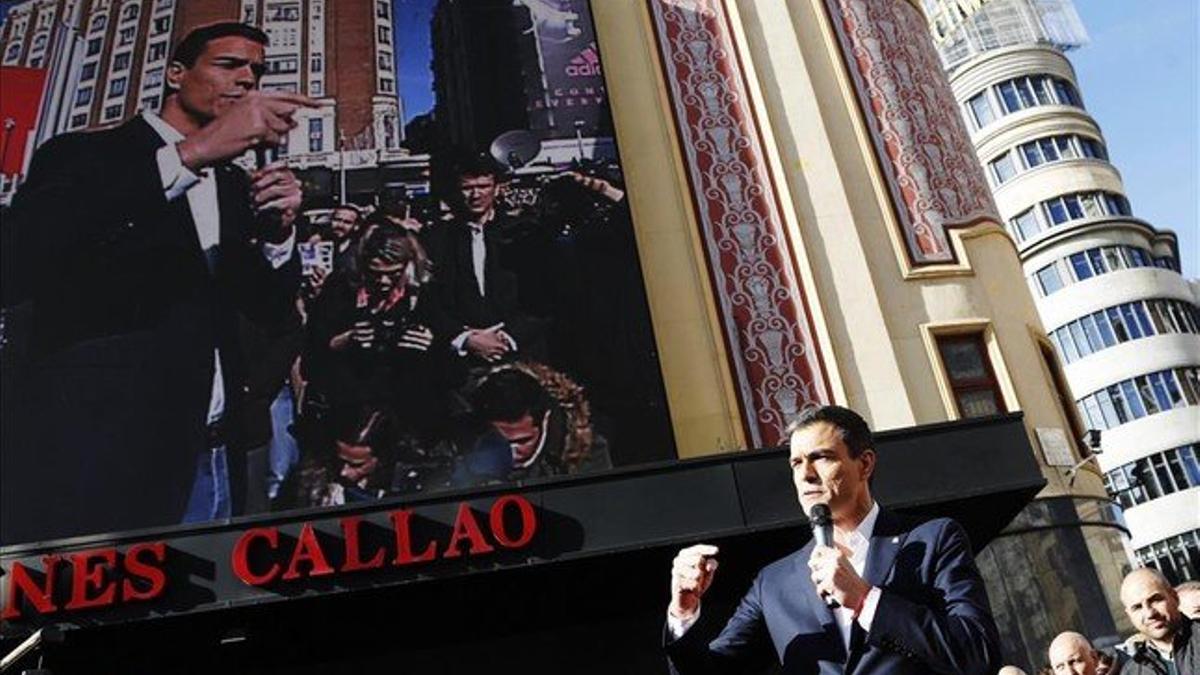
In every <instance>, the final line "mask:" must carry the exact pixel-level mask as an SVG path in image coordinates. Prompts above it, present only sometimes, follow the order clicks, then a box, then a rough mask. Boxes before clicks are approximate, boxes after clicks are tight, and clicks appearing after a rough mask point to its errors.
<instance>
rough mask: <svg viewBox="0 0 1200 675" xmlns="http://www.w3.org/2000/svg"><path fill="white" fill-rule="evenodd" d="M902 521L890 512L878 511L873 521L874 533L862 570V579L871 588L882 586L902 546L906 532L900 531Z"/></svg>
mask: <svg viewBox="0 0 1200 675" xmlns="http://www.w3.org/2000/svg"><path fill="white" fill-rule="evenodd" d="M902 524H903V523H902V521H901V520H900V518H898V517H896V516H895V515H894V514H893V513H892V512H890V511H884V510H883V509H880V511H879V517H878V518H877V519H876V520H875V531H874V532H872V533H871V545H870V547H869V548H868V549H867V564H866V566H865V567H864V568H863V579H866V580H867V583H869V584H871V585H872V586H879V587H882V586H883V582H885V581H887V575H888V572H890V571H891V570H892V564H893V563H895V562H896V554H897V553H899V552H900V547H901V546H903V545H904V539H905V537H907V536H908V532H907V531H904V530H903V529H902Z"/></svg>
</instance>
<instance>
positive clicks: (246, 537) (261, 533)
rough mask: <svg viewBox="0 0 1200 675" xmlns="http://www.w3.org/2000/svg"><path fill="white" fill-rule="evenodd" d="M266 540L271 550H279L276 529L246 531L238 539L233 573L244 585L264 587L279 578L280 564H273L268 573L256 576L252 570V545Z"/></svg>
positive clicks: (261, 528) (234, 553) (277, 531)
mask: <svg viewBox="0 0 1200 675" xmlns="http://www.w3.org/2000/svg"><path fill="white" fill-rule="evenodd" d="M257 539H262V540H265V541H266V543H267V545H268V546H270V548H271V550H272V551H274V550H275V549H277V548H279V530H278V529H277V528H274V527H255V528H252V529H249V530H246V532H245V533H243V534H242V536H240V537H238V540H237V543H236V544H234V545H233V555H232V563H233V573H234V574H235V575H236V576H237V578H238V579H241V580H242V583H244V584H247V585H249V586H262V585H264V584H269V583H271V582H272V581H274V580H275V577H277V576H279V563H277V562H273V563H271V566H270V567H269V568H268V569H267V571H266V572H263V573H262V574H255V573H254V572H253V571H251V569H250V559H249V556H250V544H252V543H254V541H255V540H257Z"/></svg>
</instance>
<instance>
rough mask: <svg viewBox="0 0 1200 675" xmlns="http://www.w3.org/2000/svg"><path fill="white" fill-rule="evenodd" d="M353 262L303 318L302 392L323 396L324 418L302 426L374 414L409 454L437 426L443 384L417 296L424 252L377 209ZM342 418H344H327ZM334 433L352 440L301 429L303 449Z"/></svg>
mask: <svg viewBox="0 0 1200 675" xmlns="http://www.w3.org/2000/svg"><path fill="white" fill-rule="evenodd" d="M355 266H356V271H355V272H354V273H353V274H352V275H350V277H349V278H348V279H347V283H346V284H337V285H334V286H332V287H329V288H326V290H325V292H324V293H323V294H322V297H321V301H320V302H318V303H315V305H314V306H313V309H312V312H311V314H310V315H309V325H308V340H307V348H306V351H305V356H304V369H305V373H306V375H307V376H308V380H309V385H308V386H309V387H310V388H311V389H312V390H313V396H312V397H311V398H316V397H320V398H322V399H323V400H324V401H325V405H326V406H327V409H328V411H329V413H328V414H329V418H330V420H327V421H326V422H325V423H324V424H323V423H322V422H321V421H317V422H316V423H314V424H311V425H309V426H310V427H322V426H324V427H325V428H326V431H328V428H329V427H330V426H337V427H344V428H351V427H355V425H358V427H362V426H364V425H365V422H362V421H361V420H366V419H369V418H370V417H371V414H372V413H379V415H380V416H381V418H380V419H379V420H377V421H376V422H373V423H372V425H371V426H372V428H387V429H389V430H390V434H389V437H390V438H391V439H393V441H394V442H395V443H398V444H400V445H403V446H405V447H406V448H409V449H410V450H411V451H412V452H419V451H420V450H421V449H423V448H425V447H427V446H428V445H430V443H431V438H432V436H433V434H434V433H435V432H437V431H438V426H439V424H440V420H441V419H442V405H441V403H442V400H443V398H442V396H440V395H439V394H440V392H443V391H445V386H444V385H443V383H442V366H443V360H444V355H443V354H442V353H441V351H440V349H441V350H444V349H445V348H446V347H445V338H444V337H443V336H439V335H437V334H436V333H435V332H434V330H433V329H432V328H431V320H430V312H429V308H428V306H427V302H426V298H425V297H424V294H423V291H424V288H425V285H426V283H427V282H428V281H429V278H430V276H429V275H430V263H429V259H428V258H427V257H426V255H425V250H424V248H423V247H422V246H421V244H420V243H419V242H418V241H417V239H416V237H414V236H413V235H412V234H410V233H408V232H406V231H404V230H402V229H400V228H396V227H394V226H392V225H391V224H390V223H387V222H384V221H382V216H380V217H372V218H371V219H370V220H369V221H368V224H367V227H366V229H365V231H364V233H363V235H362V239H361V241H360V242H359V245H358V249H357V259H356V263H355ZM439 348H440V349H439ZM364 411H365V412H364ZM360 418H361V419H360ZM346 419H352V420H353V421H352V422H348V423H346V424H332V423H331V421H332V420H346ZM358 427H355V428H356V429H357V428H358ZM355 434H358V431H355ZM371 435H373V436H378V434H377V433H375V434H371ZM334 440H342V441H345V442H347V443H349V442H350V441H351V440H352V439H349V438H343V439H330V438H313V437H311V435H310V437H309V438H306V445H308V447H307V448H306V451H309V452H316V453H318V454H321V453H327V452H328V451H329V448H330V447H331V445H330V444H331V442H332V441H334ZM352 445H355V444H352ZM356 445H357V446H359V447H367V446H365V445H364V444H362V443H357V444H356ZM314 446H315V447H314ZM390 450H391V448H389V451H390ZM360 454H361V452H360ZM401 454H403V453H401ZM400 459H403V458H400ZM377 470H379V471H385V470H386V468H385V467H383V466H380V467H379V468H378V469H377Z"/></svg>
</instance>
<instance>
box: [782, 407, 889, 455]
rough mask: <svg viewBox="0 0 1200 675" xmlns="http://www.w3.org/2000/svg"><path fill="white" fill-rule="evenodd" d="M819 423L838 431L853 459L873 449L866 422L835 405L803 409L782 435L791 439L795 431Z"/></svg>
mask: <svg viewBox="0 0 1200 675" xmlns="http://www.w3.org/2000/svg"><path fill="white" fill-rule="evenodd" d="M821 422H824V423H826V424H829V425H831V426H833V427H834V428H835V429H837V430H838V433H839V434H841V437H842V442H843V443H845V444H846V447H847V448H848V449H849V450H850V456H851V457H853V458H855V459H857V458H858V457H860V456H862V454H863V452H865V451H867V450H873V449H874V448H875V441H874V439H873V438H872V437H871V427H869V426H867V421H866V420H864V419H863V418H862V415H859V414H858V413H856V412H854V411H853V410H851V409H849V408H843V407H841V406H837V405H826V406H821V407H819V408H807V409H805V410H804V411H802V412H801V413H800V415H799V416H798V417H796V418H795V419H794V420H792V422H791V424H789V425H788V426H787V429H785V430H784V433H785V435H786V436H787V437H788V438H791V436H792V434H794V433H796V432H797V431H800V430H801V429H806V428H808V427H811V426H812V425H814V424H819V423H821Z"/></svg>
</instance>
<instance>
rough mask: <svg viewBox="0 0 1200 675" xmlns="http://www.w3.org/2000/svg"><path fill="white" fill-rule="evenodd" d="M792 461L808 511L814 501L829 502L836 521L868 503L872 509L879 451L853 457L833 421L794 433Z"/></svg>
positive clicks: (802, 504)
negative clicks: (872, 484)
mask: <svg viewBox="0 0 1200 675" xmlns="http://www.w3.org/2000/svg"><path fill="white" fill-rule="evenodd" d="M788 461H789V463H790V464H791V468H792V482H793V483H794V484H795V486H796V497H797V498H798V499H799V500H800V507H801V508H803V509H804V512H805V513H808V512H809V510H810V509H812V507H813V504H828V505H829V510H830V512H832V514H833V522H834V523H835V524H836V523H839V522H841V521H843V520H844V519H845V518H847V517H849V516H853V515H854V514H855V513H857V512H858V511H860V510H862V506H863V505H864V504H865V505H866V506H867V508H868V509H869V508H870V503H871V494H870V488H869V487H868V481H869V480H870V478H871V472H872V471H873V470H874V466H875V453H874V452H873V451H871V450H866V451H864V452H863V453H862V454H861V455H859V456H858V457H851V456H850V448H849V447H848V446H847V445H846V442H845V441H844V440H842V433H841V431H840V430H838V428H837V427H835V426H833V425H832V424H829V423H828V422H817V423H815V424H811V425H809V426H807V427H804V428H803V429H800V430H798V431H796V432H795V433H793V434H792V438H791V450H790V453H789V456H788ZM858 515H860V516H862V515H866V513H865V511H864V512H863V513H861V514H858Z"/></svg>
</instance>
